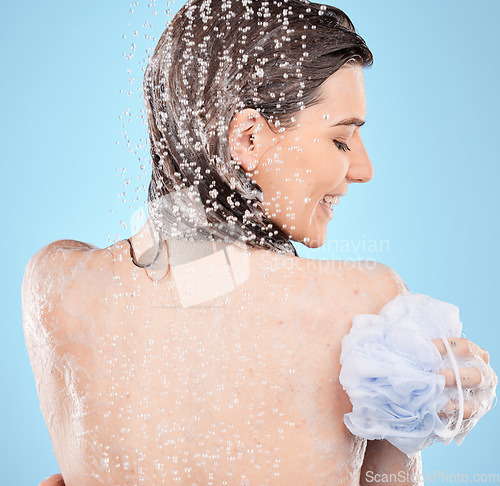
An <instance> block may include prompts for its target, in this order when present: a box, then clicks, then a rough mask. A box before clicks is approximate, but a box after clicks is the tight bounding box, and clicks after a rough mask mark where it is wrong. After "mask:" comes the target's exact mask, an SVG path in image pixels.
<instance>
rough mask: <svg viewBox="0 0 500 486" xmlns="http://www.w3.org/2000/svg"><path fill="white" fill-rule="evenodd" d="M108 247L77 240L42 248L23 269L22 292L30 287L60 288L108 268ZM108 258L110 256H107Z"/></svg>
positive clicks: (55, 289) (53, 243)
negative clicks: (86, 275)
mask: <svg viewBox="0 0 500 486" xmlns="http://www.w3.org/2000/svg"><path fill="white" fill-rule="evenodd" d="M106 255H109V253H108V252H107V251H106V249H101V248H98V247H97V246H95V245H92V244H90V243H85V242H82V241H77V240H57V241H54V242H52V243H49V244H47V245H45V246H43V247H42V248H40V249H39V250H38V251H37V252H36V253H35V254H34V255H33V256H32V257H31V258H30V259H29V261H28V263H27V264H26V267H25V271H24V278H23V284H22V287H23V291H27V290H28V288H32V289H33V288H34V287H36V289H38V290H41V289H45V290H46V291H47V292H48V291H49V290H52V291H56V292H57V291H59V290H61V287H62V286H66V287H67V286H68V284H70V283H71V282H72V281H73V280H75V279H77V280H80V281H82V277H84V275H85V274H91V273H92V271H94V270H98V269H103V268H105V267H106V263H105V262H106V258H105V256H106ZM108 260H109V258H108Z"/></svg>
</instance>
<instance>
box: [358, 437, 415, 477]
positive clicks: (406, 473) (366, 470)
mask: <svg viewBox="0 0 500 486" xmlns="http://www.w3.org/2000/svg"><path fill="white" fill-rule="evenodd" d="M359 484H360V486H368V485H371V486H373V485H376V486H382V485H393V484H398V485H401V486H417V485H422V484H423V478H422V457H421V454H420V452H418V453H417V454H415V456H413V457H412V458H409V457H408V456H407V455H406V454H404V453H403V452H401V451H400V450H399V449H397V448H396V447H394V446H393V445H392V444H391V443H390V442H388V441H386V440H369V441H367V445H366V451H365V458H364V461H363V466H362V468H361V476H360V478H359Z"/></svg>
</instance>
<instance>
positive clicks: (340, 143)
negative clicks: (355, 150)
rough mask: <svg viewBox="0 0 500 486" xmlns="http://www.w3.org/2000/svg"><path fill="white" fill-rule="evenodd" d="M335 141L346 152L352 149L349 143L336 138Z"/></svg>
mask: <svg viewBox="0 0 500 486" xmlns="http://www.w3.org/2000/svg"><path fill="white" fill-rule="evenodd" d="M333 143H334V144H335V145H336V146H337V148H338V149H339V150H343V151H344V152H347V151H348V150H349V151H350V150H351V149H350V148H349V147H348V146H347V144H345V143H342V142H339V141H338V140H334V141H333Z"/></svg>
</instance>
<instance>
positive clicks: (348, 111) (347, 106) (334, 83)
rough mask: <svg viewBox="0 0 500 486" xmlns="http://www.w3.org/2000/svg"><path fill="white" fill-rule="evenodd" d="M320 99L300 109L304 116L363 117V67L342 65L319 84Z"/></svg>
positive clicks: (364, 98) (364, 101) (364, 103)
mask: <svg viewBox="0 0 500 486" xmlns="http://www.w3.org/2000/svg"><path fill="white" fill-rule="evenodd" d="M320 99H321V101H320V102H319V103H317V104H315V105H312V106H310V107H308V108H306V109H305V110H303V111H302V113H301V114H302V115H304V117H303V118H304V119H305V118H309V119H312V118H316V117H318V116H320V117H321V118H325V117H324V115H329V116H328V117H326V118H327V119H329V120H330V121H331V120H335V119H339V120H340V119H343V118H347V117H357V118H361V119H363V120H364V119H365V116H366V97H365V83H364V76H363V68H362V67H360V66H356V65H353V66H344V67H342V68H341V69H339V70H338V71H337V72H336V73H334V74H332V75H331V76H330V77H329V78H328V79H327V80H326V81H325V82H324V83H323V84H322V85H321V86H320Z"/></svg>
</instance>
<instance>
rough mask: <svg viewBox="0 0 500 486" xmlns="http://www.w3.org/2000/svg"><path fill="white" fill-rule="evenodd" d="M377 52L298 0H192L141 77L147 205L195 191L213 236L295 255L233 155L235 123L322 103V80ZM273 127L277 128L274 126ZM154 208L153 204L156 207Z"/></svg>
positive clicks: (336, 13) (282, 121)
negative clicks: (249, 113) (254, 114)
mask: <svg viewBox="0 0 500 486" xmlns="http://www.w3.org/2000/svg"><path fill="white" fill-rule="evenodd" d="M347 62H354V63H357V64H359V65H360V66H362V67H369V66H371V65H372V62H373V57H372V53H371V52H370V50H369V49H368V47H367V46H366V44H365V42H364V40H363V39H362V38H361V37H360V36H359V35H358V34H357V33H356V32H355V29H354V26H353V24H352V22H351V21H350V19H349V18H348V17H347V15H346V14H345V13H344V12H342V11H341V10H339V9H337V8H335V7H331V6H327V5H321V4H316V3H311V2H307V1H301V0H279V1H277V0H269V1H263V0H226V1H221V0H192V1H189V2H188V3H187V4H186V5H184V7H182V8H181V10H180V11H179V12H178V13H177V14H176V15H175V16H174V18H173V19H172V21H171V22H170V23H169V24H168V26H167V28H166V30H165V31H164V32H163V34H162V36H161V38H160V40H159V42H158V45H157V46H156V49H155V51H154V54H153V56H152V58H151V60H150V62H149V64H148V67H147V69H146V73H145V76H144V99H145V104H146V108H147V112H148V124H149V133H150V142H151V155H152V166H153V167H152V177H151V183H150V186H149V192H148V203H152V202H155V201H158V198H160V197H161V196H164V195H166V194H169V193H170V192H171V191H176V190H179V189H183V188H187V187H190V186H193V185H195V186H196V188H197V189H198V191H199V194H200V196H201V204H202V205H203V207H204V208H205V211H206V218H207V219H208V221H209V225H210V227H211V229H212V234H216V235H218V237H219V238H224V239H227V237H228V236H229V237H230V238H232V239H236V238H237V239H240V240H243V241H245V242H246V244H247V245H250V246H253V247H259V248H266V249H271V250H274V251H277V252H280V253H289V254H294V255H297V253H296V250H295V248H294V247H293V245H292V244H291V241H290V240H289V239H288V237H287V235H286V234H285V233H284V232H283V231H282V229H281V228H279V227H278V226H276V225H275V224H274V223H272V222H271V221H270V220H269V219H268V218H267V217H266V216H265V214H264V211H263V209H262V207H261V204H260V203H261V202H262V199H263V198H262V190H261V188H260V187H259V186H258V185H257V184H256V183H252V182H251V179H250V178H249V177H247V175H246V174H245V171H244V170H243V169H242V168H241V167H240V166H239V164H237V163H236V162H235V161H234V160H232V159H231V156H230V153H229V125H230V122H231V119H232V118H233V116H234V115H235V113H237V112H238V111H240V110H242V109H245V108H253V109H255V110H257V111H258V112H260V114H262V115H263V116H264V117H265V118H266V120H268V122H272V123H273V124H274V126H278V127H284V128H291V127H293V118H292V117H293V114H294V113H297V112H298V111H299V110H301V109H304V108H305V107H308V106H311V105H313V104H315V103H318V102H319V101H320V95H321V92H320V87H321V84H322V83H323V82H324V81H326V80H327V78H328V77H329V76H331V75H332V74H333V73H335V72H336V71H338V70H339V69H340V68H341V67H342V66H344V65H345V64H346V63H347ZM270 126H271V125H270ZM150 208H151V206H150Z"/></svg>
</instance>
